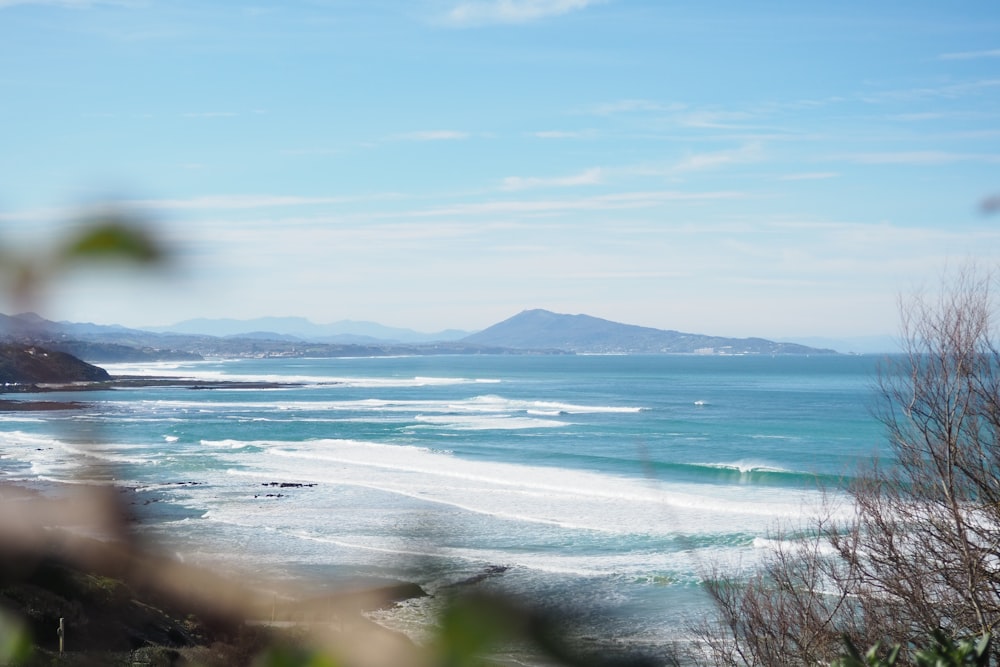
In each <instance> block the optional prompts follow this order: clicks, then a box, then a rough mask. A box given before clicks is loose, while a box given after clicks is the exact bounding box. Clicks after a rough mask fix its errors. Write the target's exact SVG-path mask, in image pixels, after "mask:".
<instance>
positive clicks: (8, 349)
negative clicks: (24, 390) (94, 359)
mask: <svg viewBox="0 0 1000 667" xmlns="http://www.w3.org/2000/svg"><path fill="white" fill-rule="evenodd" d="M110 379H111V376H110V375H109V374H108V372H107V371H106V370H104V369H103V368H98V367H97V366H94V365H92V364H88V363H87V362H85V361H81V360H80V359H77V358H76V357H74V356H73V355H71V354H67V353H65V352H57V351H55V350H49V349H46V348H42V347H38V346H35V345H23V344H17V343H3V344H0V383H2V384H5V385H32V384H64V383H69V382H102V381H105V380H110Z"/></svg>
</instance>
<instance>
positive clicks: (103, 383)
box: [0, 375, 303, 412]
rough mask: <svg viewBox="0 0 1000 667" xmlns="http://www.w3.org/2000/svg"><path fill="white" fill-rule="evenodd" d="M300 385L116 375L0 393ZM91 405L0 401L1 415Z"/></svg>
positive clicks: (8, 390)
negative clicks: (105, 378)
mask: <svg viewBox="0 0 1000 667" xmlns="http://www.w3.org/2000/svg"><path fill="white" fill-rule="evenodd" d="M301 386H303V385H302V383H299V382H254V381H242V380H196V379H193V378H185V377H179V376H178V377H173V376H169V375H149V376H146V375H119V376H114V377H112V379H111V380H100V381H95V382H70V383H64V384H55V383H47V384H37V385H20V386H18V387H17V388H16V389H14V390H11V388H10V387H5V388H4V389H3V390H0V397H2V396H13V395H18V394H47V393H57V392H58V393H62V392H81V393H86V392H89V391H105V390H115V389H132V388H141V387H180V388H184V389H190V390H193V391H201V390H206V391H207V390H212V389H290V388H294V387H301ZM89 405H90V404H89V403H87V402H86V401H83V400H81V401H46V400H40V399H26V400H19V399H16V398H0V412H49V411H56V410H81V409H83V408H86V407H88V406H89Z"/></svg>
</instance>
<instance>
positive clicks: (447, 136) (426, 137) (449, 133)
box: [390, 130, 472, 141]
mask: <svg viewBox="0 0 1000 667" xmlns="http://www.w3.org/2000/svg"><path fill="white" fill-rule="evenodd" d="M470 136H472V135H470V134H469V133H468V132H461V131H458V130H420V131H417V132H406V133H404V134H396V135H393V136H392V137H390V139H394V140H397V141H456V140H461V139H468V138H469V137H470Z"/></svg>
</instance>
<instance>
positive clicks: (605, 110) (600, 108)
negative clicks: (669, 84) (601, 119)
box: [589, 99, 687, 116]
mask: <svg viewBox="0 0 1000 667" xmlns="http://www.w3.org/2000/svg"><path fill="white" fill-rule="evenodd" d="M686 108H687V105H684V104H679V103H670V104H663V103H662V102H655V101H653V100H643V99H627V100H618V101H616V102H606V103H604V104H598V105H597V106H595V107H591V108H590V109H589V112H590V113H593V114H597V115H598V116H610V115H612V114H617V113H633V112H637V111H670V112H676V111H682V110H684V109H686Z"/></svg>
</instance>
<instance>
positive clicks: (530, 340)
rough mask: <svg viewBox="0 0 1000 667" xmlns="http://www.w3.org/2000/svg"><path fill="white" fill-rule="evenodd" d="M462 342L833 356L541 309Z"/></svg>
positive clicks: (759, 341) (798, 347) (575, 348)
mask: <svg viewBox="0 0 1000 667" xmlns="http://www.w3.org/2000/svg"><path fill="white" fill-rule="evenodd" d="M462 342H463V343H471V344H475V345H494V346H499V347H509V348H514V349H535V350H538V349H557V350H565V351H567V352H577V353H591V354H835V353H834V351H833V350H828V349H817V348H812V347H807V346H805V345H798V344H796V343H777V342H774V341H770V340H765V339H763V338H723V337H720V336H705V335H701V334H689V333H681V332H679V331H669V330H663V329H653V328H650V327H641V326H635V325H632V324H619V323H617V322H612V321H610V320H604V319H601V318H598V317H591V316H590V315H561V314H558V313H553V312H550V311H547V310H540V309H538V310H526V311H524V312H522V313H519V314H518V315H515V316H514V317H511V318H509V319H506V320H504V321H503V322H500V323H498V324H494V325H493V326H491V327H489V328H488V329H484V330H483V331H480V332H478V333H475V334H472V335H471V336H467V337H465V338H463V339H462Z"/></svg>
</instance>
